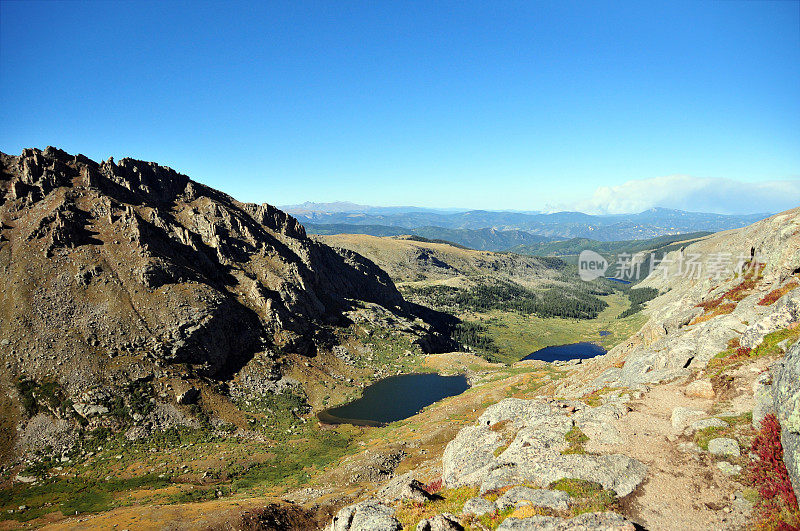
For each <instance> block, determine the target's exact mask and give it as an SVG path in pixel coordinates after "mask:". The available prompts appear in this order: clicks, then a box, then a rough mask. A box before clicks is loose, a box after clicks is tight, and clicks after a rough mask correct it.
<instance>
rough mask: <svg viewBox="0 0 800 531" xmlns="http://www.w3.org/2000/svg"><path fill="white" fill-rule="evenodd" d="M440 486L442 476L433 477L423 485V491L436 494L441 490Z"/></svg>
mask: <svg viewBox="0 0 800 531" xmlns="http://www.w3.org/2000/svg"><path fill="white" fill-rule="evenodd" d="M442 487H443V484H442V478H439V479H434V480H433V481H431V482H430V483H428V484H427V485H425V491H426V492H427V493H428V494H436V493H437V492H439V491H440V490H442Z"/></svg>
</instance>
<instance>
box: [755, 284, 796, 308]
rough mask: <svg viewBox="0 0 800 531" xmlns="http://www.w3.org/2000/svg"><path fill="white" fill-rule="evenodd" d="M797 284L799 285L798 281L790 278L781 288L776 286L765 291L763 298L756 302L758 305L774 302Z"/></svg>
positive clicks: (767, 304)
mask: <svg viewBox="0 0 800 531" xmlns="http://www.w3.org/2000/svg"><path fill="white" fill-rule="evenodd" d="M798 286H800V283H799V282H797V281H796V280H792V281H791V282H789V283H788V284H786V285H785V286H783V287H782V288H778V289H775V290H772V291H770V292H769V293H767V294H766V295H765V296H764V298H763V299H761V300H760V301H758V304H759V305H760V306H769V305H771V304H774V303H775V302H776V301H777V300H778V299H780V298H781V297H783V296H784V295H786V294H787V293H789V292H790V291H792V290H793V289H795V288H796V287H798Z"/></svg>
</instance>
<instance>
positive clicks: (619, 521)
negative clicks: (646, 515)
mask: <svg viewBox="0 0 800 531" xmlns="http://www.w3.org/2000/svg"><path fill="white" fill-rule="evenodd" d="M590 529H596V530H601V529H602V530H604V531H634V530H635V529H636V526H634V525H633V523H632V522H631V521H630V520H628V519H626V518H625V517H623V516H620V515H619V514H616V513H586V514H582V515H580V516H576V517H575V518H554V517H551V516H532V517H530V518H506V519H505V520H504V521H503V523H502V524H500V527H498V528H497V530H498V531H567V530H574V531H578V530H582V531H583V530H590Z"/></svg>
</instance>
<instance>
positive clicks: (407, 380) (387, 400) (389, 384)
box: [317, 374, 469, 426]
mask: <svg viewBox="0 0 800 531" xmlns="http://www.w3.org/2000/svg"><path fill="white" fill-rule="evenodd" d="M467 389H469V384H468V383H467V378H466V377H465V376H463V375H458V376H439V375H438V374H403V375H400V376H392V377H390V378H386V379H385V380H380V381H378V382H375V383H374V384H372V385H370V386H369V387H366V388H365V389H364V393H363V395H362V397H361V398H359V399H358V400H354V401H352V402H350V403H349V404H345V405H343V406H339V407H334V408H331V409H326V410H325V411H322V412H320V413H319V415H317V416H318V417H319V419H320V420H321V421H322V422H326V423H328V424H356V425H363V426H380V425H382V424H387V423H389V422H394V421H396V420H402V419H406V418H408V417H411V416H413V415H415V414H417V413H418V412H419V411H420V410H421V409H422V408H424V407H425V406H429V405H431V404H433V403H434V402H437V401H439V400H441V399H443V398H447V397H448V396H455V395H459V394H461V393H463V392H464V391H466V390H467Z"/></svg>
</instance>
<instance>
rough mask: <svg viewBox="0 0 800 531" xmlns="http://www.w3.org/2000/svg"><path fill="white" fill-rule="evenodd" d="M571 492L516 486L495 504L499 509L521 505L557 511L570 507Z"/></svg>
mask: <svg viewBox="0 0 800 531" xmlns="http://www.w3.org/2000/svg"><path fill="white" fill-rule="evenodd" d="M569 500H570V497H569V494H567V493H566V492H564V491H561V490H547V489H532V488H530V487H514V488H512V489H509V490H508V491H507V492H506V493H505V494H503V495H502V496H500V497H499V498H498V499H497V501H496V502H495V505H496V506H497V508H498V509H499V510H501V511H502V510H504V509H508V508H509V507H519V506H521V505H534V506H536V507H547V508H549V509H555V510H557V511H561V510H567V509H568V508H569Z"/></svg>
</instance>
